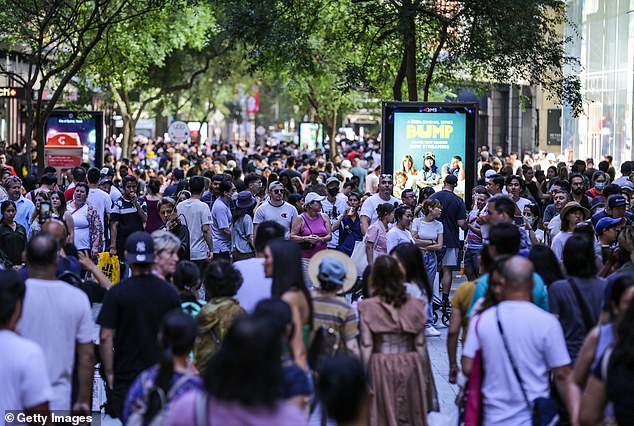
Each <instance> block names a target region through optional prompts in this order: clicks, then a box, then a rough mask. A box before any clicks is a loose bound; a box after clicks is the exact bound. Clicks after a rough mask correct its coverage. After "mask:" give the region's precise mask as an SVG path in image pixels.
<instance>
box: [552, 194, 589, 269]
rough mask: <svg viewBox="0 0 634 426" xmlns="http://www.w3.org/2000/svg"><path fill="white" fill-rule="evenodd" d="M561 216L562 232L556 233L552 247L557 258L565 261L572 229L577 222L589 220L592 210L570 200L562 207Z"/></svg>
mask: <svg viewBox="0 0 634 426" xmlns="http://www.w3.org/2000/svg"><path fill="white" fill-rule="evenodd" d="M559 217H561V232H560V233H558V234H557V235H555V238H553V242H552V243H551V245H550V248H551V249H552V251H553V252H554V253H555V256H556V257H557V260H559V262H563V260H564V255H563V253H564V246H565V245H566V241H568V238H570V237H571V236H572V231H574V229H575V228H576V226H577V224H579V223H580V222H583V221H584V220H588V218H589V217H590V211H589V210H588V209H586V208H585V207H583V206H582V205H581V204H579V203H577V202H576V201H570V202H568V203H566V205H565V206H564V207H563V208H562V209H561V213H559Z"/></svg>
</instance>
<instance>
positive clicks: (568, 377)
mask: <svg viewBox="0 0 634 426" xmlns="http://www.w3.org/2000/svg"><path fill="white" fill-rule="evenodd" d="M553 377H554V379H555V385H556V386H557V391H558V392H559V396H560V397H561V399H562V401H563V402H564V403H565V404H566V408H567V409H568V413H569V415H570V423H571V424H573V425H576V424H578V416H579V404H580V402H581V391H580V390H579V389H578V388H577V387H576V386H575V385H574V383H573V379H572V369H571V368H570V366H569V365H564V366H561V367H557V368H554V369H553Z"/></svg>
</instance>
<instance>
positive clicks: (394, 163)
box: [382, 102, 477, 205]
mask: <svg viewBox="0 0 634 426" xmlns="http://www.w3.org/2000/svg"><path fill="white" fill-rule="evenodd" d="M476 117H477V104H453V103H440V104H436V103H434V104H430V103H420V102H386V103H384V104H383V143H382V147H383V155H382V161H383V164H382V168H383V170H384V173H389V174H392V176H393V179H394V196H396V197H400V195H401V193H402V192H403V190H404V189H408V188H409V189H413V190H414V191H415V192H416V194H418V192H419V191H420V189H422V188H425V187H432V188H433V189H434V191H440V190H441V189H442V185H443V181H444V179H445V177H446V176H447V175H449V174H452V175H454V176H456V178H457V180H458V185H457V186H456V189H455V192H456V194H457V195H459V196H460V197H462V198H464V199H465V201H467V199H469V201H470V198H471V197H470V195H471V194H470V191H471V188H472V187H473V184H474V182H475V178H476V176H475V163H476V160H475V155H476V146H477V143H476V134H477V133H476V128H475V126H476ZM467 205H469V204H467Z"/></svg>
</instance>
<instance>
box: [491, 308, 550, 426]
mask: <svg viewBox="0 0 634 426" xmlns="http://www.w3.org/2000/svg"><path fill="white" fill-rule="evenodd" d="M495 320H496V321H497V324H498V330H499V331H500V335H501V336H502V342H503V343H504V349H505V350H506V354H507V355H508V357H509V361H510V362H511V368H512V369H513V374H514V375H515V378H516V379H517V381H518V383H519V385H520V389H521V390H522V396H523V397H524V401H525V402H526V405H527V406H528V409H529V410H530V411H531V414H532V418H533V426H551V425H552V426H554V425H558V424H559V407H558V405H557V402H556V401H555V400H554V399H552V398H537V399H535V401H533V403H531V402H530V400H529V399H528V395H527V393H526V389H524V382H523V381H522V376H521V375H520V372H519V370H518V369H517V365H516V364H515V360H514V359H513V355H512V354H511V351H510V349H509V345H508V343H507V341H506V336H505V335H504V329H503V328H502V323H501V322H500V315H499V306H496V307H495Z"/></svg>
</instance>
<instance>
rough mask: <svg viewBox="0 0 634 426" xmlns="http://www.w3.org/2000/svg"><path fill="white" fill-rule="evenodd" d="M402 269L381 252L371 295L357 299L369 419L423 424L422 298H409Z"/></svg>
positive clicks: (382, 422) (375, 422)
mask: <svg viewBox="0 0 634 426" xmlns="http://www.w3.org/2000/svg"><path fill="white" fill-rule="evenodd" d="M404 282H405V271H403V268H402V267H401V265H400V264H399V262H398V261H397V260H396V259H394V258H393V257H391V256H380V257H379V258H377V259H376V261H375V262H374V265H373V266H372V272H371V275H370V288H371V291H372V297H370V298H369V299H365V300H362V301H361V302H359V305H358V306H359V317H360V328H361V355H362V358H363V363H364V365H365V366H366V368H367V370H368V378H369V382H370V422H369V424H370V425H372V426H374V425H394V424H399V420H400V419H401V418H407V419H408V420H409V422H410V424H411V425H425V424H426V421H425V418H426V415H427V411H428V410H431V409H432V407H431V406H430V405H429V403H428V397H429V395H427V393H428V391H427V388H428V383H429V381H430V380H431V378H430V377H426V376H425V368H424V365H423V359H424V358H425V357H426V356H427V345H426V341H425V321H426V320H427V313H426V312H427V311H426V309H425V302H424V301H423V300H421V299H417V298H414V297H410V296H408V294H407V291H406V290H405V286H404Z"/></svg>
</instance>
